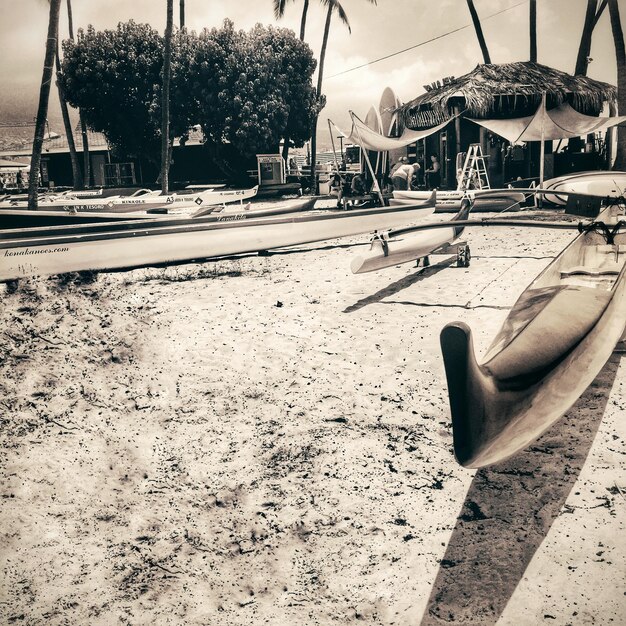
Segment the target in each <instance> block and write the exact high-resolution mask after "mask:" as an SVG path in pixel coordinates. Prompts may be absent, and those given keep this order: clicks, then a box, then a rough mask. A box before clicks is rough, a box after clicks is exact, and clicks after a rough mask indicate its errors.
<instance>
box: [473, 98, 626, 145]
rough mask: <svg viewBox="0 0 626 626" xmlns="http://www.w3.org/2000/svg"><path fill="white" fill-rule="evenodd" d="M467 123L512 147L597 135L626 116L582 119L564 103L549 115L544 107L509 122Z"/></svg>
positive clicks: (621, 121) (485, 121) (476, 120)
mask: <svg viewBox="0 0 626 626" xmlns="http://www.w3.org/2000/svg"><path fill="white" fill-rule="evenodd" d="M468 119H469V120H470V121H472V122H474V123H475V124H479V125H480V126H483V127H484V128H487V129H488V130H490V131H491V132H492V133H495V134H496V135H500V136H501V137H504V138H505V139H508V141H510V142H511V143H522V142H526V141H542V140H543V141H550V140H552V139H569V138H571V137H580V136H582V135H588V134H589V133H596V132H599V131H602V130H606V129H607V128H610V127H611V126H616V125H618V124H621V123H623V122H626V115H622V116H619V117H594V116H592V115H583V114H582V113H579V112H578V111H576V110H575V109H573V108H572V107H571V106H570V105H569V104H567V102H565V103H563V104H561V105H560V106H558V107H556V108H555V109H551V110H550V111H548V110H546V108H545V106H544V105H543V104H542V105H541V106H539V108H538V109H537V112H536V113H535V114H534V115H529V116H527V117H517V118H514V119H510V120H480V119H475V118H471V117H470V118H468Z"/></svg>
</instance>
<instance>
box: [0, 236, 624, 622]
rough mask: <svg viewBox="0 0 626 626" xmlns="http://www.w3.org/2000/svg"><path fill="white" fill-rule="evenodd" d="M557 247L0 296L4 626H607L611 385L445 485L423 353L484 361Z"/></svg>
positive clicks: (319, 261)
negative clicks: (494, 460)
mask: <svg viewBox="0 0 626 626" xmlns="http://www.w3.org/2000/svg"><path fill="white" fill-rule="evenodd" d="M571 237H572V235H571V234H568V233H566V232H561V231H558V232H557V231H541V230H531V231H526V232H523V233H515V234H511V232H510V231H509V232H507V231H505V230H504V229H500V228H498V229H496V228H494V229H491V230H490V231H489V232H479V231H474V232H472V233H471V234H470V235H469V236H468V240H469V241H470V244H471V247H472V254H473V259H472V264H471V266H470V267H469V268H456V267H454V266H453V265H452V263H451V259H450V258H446V257H439V258H438V259H437V260H438V261H440V262H441V263H442V264H441V265H435V266H432V267H430V268H428V269H425V270H424V269H416V268H415V267H412V266H411V265H403V266H397V267H393V268H390V269H388V270H386V271H383V272H379V273H375V274H365V275H359V276H353V275H352V274H351V273H350V269H349V267H350V260H351V258H352V256H353V255H355V254H356V253H357V252H358V251H359V250H360V249H362V248H359V247H358V246H359V245H363V242H364V241H365V240H366V238H364V237H355V238H351V239H345V240H341V241H339V240H337V241H331V242H325V243H324V244H313V245H307V246H302V247H299V248H297V249H294V250H287V251H281V252H278V253H275V254H272V255H270V256H267V257H261V256H256V255H246V256H243V257H240V258H238V259H228V260H217V261H208V262H206V263H203V264H188V265H182V266H178V267H170V268H153V269H142V270H135V271H131V272H122V273H113V274H100V275H98V276H96V277H94V278H93V279H91V280H89V279H87V278H85V277H82V278H81V277H73V278H71V277H70V278H64V279H59V278H52V279H32V280H27V281H23V282H22V283H21V284H20V285H19V287H18V288H17V290H15V291H13V290H11V291H9V290H7V289H6V288H4V289H3V290H2V291H1V292H0V306H1V313H0V315H1V316H2V333H1V334H0V344H1V348H2V355H3V356H2V361H1V363H0V373H1V377H0V380H1V381H2V382H1V383H0V384H1V385H2V394H1V398H0V414H1V422H0V423H1V427H2V428H1V431H0V437H1V438H2V444H3V450H4V453H3V455H2V460H1V472H2V490H1V491H2V508H1V511H0V533H1V538H0V541H1V546H2V547H1V548H0V553H1V556H2V563H3V576H2V581H1V585H0V622H1V623H10V624H46V625H48V624H102V625H105V624H107V625H108V624H211V625H227V624H228V625H242V626H243V625H249V624H272V625H284V624H287V625H292V624H293V625H299V624H306V625H308V624H320V625H325V624H351V623H358V624H382V625H391V624H396V625H403V626H404V625H407V626H408V625H413V624H415V625H417V624H420V623H422V624H448V623H455V624H495V623H498V624H503V625H504V624H507V625H518V624H529V625H530V624H538V623H550V624H563V625H565V624H609V623H614V624H619V623H624V619H626V617H625V616H626V596H625V591H626V588H625V573H626V550H625V545H624V526H625V523H626V476H625V473H624V468H625V460H626V457H625V455H626V422H625V420H624V419H623V416H624V408H625V407H626V384H625V383H626V371H625V365H626V364H625V363H624V362H622V359H621V355H619V354H616V355H614V357H613V358H612V359H611V361H610V362H609V363H608V364H607V366H606V367H605V368H604V370H603V371H602V373H601V374H600V376H598V378H597V379H596V381H595V382H594V383H593V385H591V387H590V388H589V389H588V390H587V392H586V393H585V394H584V395H583V397H582V398H581V400H580V401H579V402H578V403H577V404H576V405H575V406H574V407H573V408H572V409H571V410H570V411H569V412H568V413H567V414H566V416H564V418H563V419H562V420H560V421H559V422H558V423H557V424H556V425H555V426H554V427H553V428H552V429H551V430H550V431H549V432H547V433H546V434H545V435H544V436H543V437H542V438H541V440H539V441H538V442H536V443H535V444H533V445H532V446H531V447H530V448H529V449H528V450H526V451H524V452H523V453H522V454H520V455H518V456H517V457H515V458H514V459H512V460H510V461H506V462H504V463H501V464H499V465H497V466H494V467H493V468H490V469H486V470H480V471H478V472H476V471H473V470H467V469H464V468H462V467H460V466H459V465H457V463H456V462H455V460H454V457H453V453H452V435H451V427H450V418H449V410H448V399H447V392H446V386H445V376H444V371H443V364H442V359H441V355H440V350H439V345H438V336H439V331H440V330H441V328H442V327H443V326H444V325H445V324H446V323H447V322H449V321H453V320H459V319H461V320H464V321H466V322H467V323H468V324H469V325H470V326H471V327H472V329H473V330H474V333H475V341H476V344H477V352H478V354H481V353H482V352H483V351H484V350H485V349H486V347H487V346H488V344H489V342H490V340H491V339H492V338H493V335H494V333H495V331H496V330H497V328H498V327H499V325H500V323H501V322H502V320H503V319H504V318H505V317H506V314H507V311H508V309H509V307H510V306H511V305H512V304H513V302H514V301H515V299H516V298H517V296H518V295H519V293H521V291H522V290H523V288H524V286H525V285H527V284H528V283H529V282H530V280H531V279H532V278H533V277H534V276H535V275H536V274H537V273H538V272H539V271H540V270H541V269H542V268H543V267H545V265H546V264H547V263H548V262H549V260H550V259H551V258H552V257H553V256H554V255H555V254H557V253H558V252H559V251H560V250H561V249H562V247H563V245H564V244H565V242H567V241H568V240H569V239H570V238H571Z"/></svg>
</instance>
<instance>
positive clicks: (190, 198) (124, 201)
mask: <svg viewBox="0 0 626 626" xmlns="http://www.w3.org/2000/svg"><path fill="white" fill-rule="evenodd" d="M257 189H258V187H252V188H251V189H218V190H207V191H202V192H199V193H192V194H176V193H173V194H170V195H167V196H162V195H156V194H155V193H147V194H145V195H142V196H111V197H108V198H97V199H89V198H84V199H82V198H63V197H58V198H57V199H55V200H53V201H49V202H46V201H42V202H39V203H38V206H37V209H36V210H39V211H76V212H80V213H87V212H99V211H104V212H106V213H130V212H133V211H148V210H150V209H157V208H161V207H167V208H168V209H183V208H195V209H197V208H200V207H206V206H215V205H217V204H224V203H226V202H235V201H242V202H243V200H247V199H249V198H252V197H254V196H255V195H256V192H257ZM7 208H14V209H28V204H27V203H26V202H10V203H9V205H8V207H7Z"/></svg>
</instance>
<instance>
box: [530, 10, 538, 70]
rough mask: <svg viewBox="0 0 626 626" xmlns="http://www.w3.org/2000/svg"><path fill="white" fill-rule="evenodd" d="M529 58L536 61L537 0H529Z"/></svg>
mask: <svg viewBox="0 0 626 626" xmlns="http://www.w3.org/2000/svg"><path fill="white" fill-rule="evenodd" d="M529 22H530V60H531V61H532V62H533V63H537V0H530V17H529Z"/></svg>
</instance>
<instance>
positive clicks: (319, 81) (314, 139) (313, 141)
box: [311, 3, 334, 193]
mask: <svg viewBox="0 0 626 626" xmlns="http://www.w3.org/2000/svg"><path fill="white" fill-rule="evenodd" d="M333 9H334V6H333V5H332V3H331V4H329V5H328V11H327V13H326V24H325V25H324V38H323V39H322V49H321V50H320V64H319V69H318V73H317V98H318V100H319V99H320V98H321V97H322V80H323V78H324V60H325V59H326V46H327V45H328V33H329V32H330V20H331V18H332V16H333ZM318 116H319V112H318V113H316V114H315V117H314V118H313V132H312V134H311V191H312V193H316V187H317V170H316V167H315V166H316V164H317V118H318Z"/></svg>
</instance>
